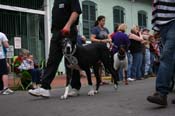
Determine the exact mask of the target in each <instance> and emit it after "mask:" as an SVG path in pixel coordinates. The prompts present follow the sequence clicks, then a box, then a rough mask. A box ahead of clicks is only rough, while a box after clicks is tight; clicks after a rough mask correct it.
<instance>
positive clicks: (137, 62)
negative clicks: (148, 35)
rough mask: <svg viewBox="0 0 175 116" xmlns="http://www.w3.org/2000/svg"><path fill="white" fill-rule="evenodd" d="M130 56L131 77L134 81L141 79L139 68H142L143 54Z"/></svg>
mask: <svg viewBox="0 0 175 116" xmlns="http://www.w3.org/2000/svg"><path fill="white" fill-rule="evenodd" d="M132 56H133V62H132V67H131V77H132V78H135V79H141V77H142V72H141V67H142V60H143V53H142V52H138V53H132Z"/></svg>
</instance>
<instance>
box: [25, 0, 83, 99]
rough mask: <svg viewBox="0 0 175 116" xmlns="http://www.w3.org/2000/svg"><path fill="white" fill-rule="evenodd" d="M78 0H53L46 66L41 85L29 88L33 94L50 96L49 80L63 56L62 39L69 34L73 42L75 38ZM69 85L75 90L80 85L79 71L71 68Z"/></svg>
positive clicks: (79, 10) (78, 13)
mask: <svg viewBox="0 0 175 116" xmlns="http://www.w3.org/2000/svg"><path fill="white" fill-rule="evenodd" d="M81 12H82V11H81V8H80V3H79V0H55V1H54V5H53V9H52V28H51V32H52V38H51V43H50V51H49V58H48V62H47V67H46V69H45V72H44V75H43V77H42V82H41V87H40V88H36V89H34V90H29V91H28V92H29V94H31V95H34V96H42V97H50V89H51V86H50V84H51V82H52V80H53V79H54V77H55V74H56V71H57V68H58V66H59V64H60V62H61V59H62V57H63V53H62V45H61V43H62V39H63V38H64V37H65V36H69V37H70V38H71V39H72V41H73V43H75V44H76V40H77V27H76V26H77V25H78V22H79V15H80V14H81ZM71 86H72V88H74V89H75V90H77V91H78V90H79V89H80V87H81V83H80V74H79V71H77V70H73V77H72V81H71Z"/></svg>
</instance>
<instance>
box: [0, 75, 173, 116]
mask: <svg viewBox="0 0 175 116" xmlns="http://www.w3.org/2000/svg"><path fill="white" fill-rule="evenodd" d="M154 88H155V78H148V79H145V80H140V81H134V82H130V83H129V85H124V84H123V83H120V84H119V89H118V90H117V91H116V90H114V88H113V85H112V84H110V85H103V86H101V87H100V93H99V94H97V95H95V96H88V95H87V93H88V87H87V86H83V87H82V88H81V91H80V96H78V97H71V98H69V99H67V100H61V99H60V96H61V95H62V94H63V93H64V88H61V87H59V88H55V89H53V90H52V91H51V94H52V96H51V98H49V99H45V98H40V97H39V98H36V97H33V96H31V95H29V94H28V93H27V92H26V91H16V92H15V94H13V95H0V106H1V107H0V116H175V105H174V104H171V99H173V98H175V93H170V94H169V96H168V104H169V105H168V107H167V108H161V107H159V106H158V105H155V104H151V103H149V102H147V100H146V97H147V96H148V95H150V94H152V93H153V92H154Z"/></svg>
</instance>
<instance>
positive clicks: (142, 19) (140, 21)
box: [138, 11, 147, 27]
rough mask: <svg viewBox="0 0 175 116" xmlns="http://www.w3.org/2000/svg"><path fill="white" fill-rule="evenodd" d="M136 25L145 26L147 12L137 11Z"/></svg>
mask: <svg viewBox="0 0 175 116" xmlns="http://www.w3.org/2000/svg"><path fill="white" fill-rule="evenodd" d="M138 25H139V26H140V27H147V13H146V12H145V11H138Z"/></svg>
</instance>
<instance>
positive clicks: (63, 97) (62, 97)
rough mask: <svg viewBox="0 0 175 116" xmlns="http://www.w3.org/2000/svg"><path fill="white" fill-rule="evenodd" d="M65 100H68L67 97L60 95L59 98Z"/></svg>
mask: <svg viewBox="0 0 175 116" xmlns="http://www.w3.org/2000/svg"><path fill="white" fill-rule="evenodd" d="M67 98H68V96H66V95H62V96H61V97H60V99H61V100H65V99H67Z"/></svg>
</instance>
